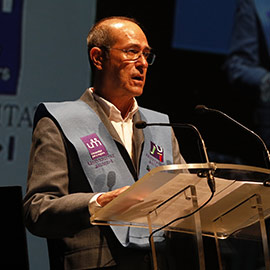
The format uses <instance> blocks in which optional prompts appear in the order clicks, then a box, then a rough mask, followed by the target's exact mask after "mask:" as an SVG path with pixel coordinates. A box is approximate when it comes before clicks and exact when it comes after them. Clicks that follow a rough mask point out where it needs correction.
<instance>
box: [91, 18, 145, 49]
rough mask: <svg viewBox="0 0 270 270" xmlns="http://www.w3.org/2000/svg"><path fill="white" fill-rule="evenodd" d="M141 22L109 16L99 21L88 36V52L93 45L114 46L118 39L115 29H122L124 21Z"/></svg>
mask: <svg viewBox="0 0 270 270" xmlns="http://www.w3.org/2000/svg"><path fill="white" fill-rule="evenodd" d="M128 22H129V23H132V24H136V25H137V26H138V27H140V26H139V24H138V22H137V21H136V20H135V19H132V18H128V17H108V18H104V19H102V20H100V21H98V22H97V23H96V24H95V25H94V26H93V27H92V28H91V30H90V32H89V34H88V37H87V46H88V52H89V51H90V50H91V48H93V47H99V48H102V47H112V46H113V45H114V44H115V42H116V39H117V34H116V32H115V31H114V30H117V29H120V28H121V27H122V26H123V24H124V23H128Z"/></svg>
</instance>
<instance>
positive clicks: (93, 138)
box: [81, 133, 108, 160]
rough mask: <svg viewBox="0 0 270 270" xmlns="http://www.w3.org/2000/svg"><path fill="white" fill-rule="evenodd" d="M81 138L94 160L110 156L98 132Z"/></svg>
mask: <svg viewBox="0 0 270 270" xmlns="http://www.w3.org/2000/svg"><path fill="white" fill-rule="evenodd" d="M81 140H82V141H83V143H84V144H85V146H86V147H87V149H88V151H89V154H90V156H91V158H92V160H94V159H97V158H100V157H103V156H108V152H107V150H106V148H105V146H104V145H103V143H102V142H101V140H100V139H99V137H98V135H97V134H96V133H93V134H91V135H88V136H85V137H81Z"/></svg>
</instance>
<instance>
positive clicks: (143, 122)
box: [135, 121, 147, 129]
mask: <svg viewBox="0 0 270 270" xmlns="http://www.w3.org/2000/svg"><path fill="white" fill-rule="evenodd" d="M135 127H136V128H139V129H143V128H145V127H147V123H146V122H145V121H138V122H136V123H135Z"/></svg>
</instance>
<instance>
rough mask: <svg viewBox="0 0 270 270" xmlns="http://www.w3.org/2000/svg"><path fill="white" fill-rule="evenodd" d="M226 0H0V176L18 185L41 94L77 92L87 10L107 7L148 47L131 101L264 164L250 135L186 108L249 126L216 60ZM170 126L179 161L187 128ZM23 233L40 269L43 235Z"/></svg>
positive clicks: (225, 26) (91, 16)
mask: <svg viewBox="0 0 270 270" xmlns="http://www.w3.org/2000/svg"><path fill="white" fill-rule="evenodd" d="M235 2H236V0H222V1H221V2H219V3H218V4H217V3H216V1H214V0H205V1H203V3H204V4H202V1H201V0H170V1H142V0H137V1H136V2H129V1H119V0H118V1H116V0H115V1H112V0H98V1H95V0H91V1H90V0H77V1H72V0H47V1H42V0H2V1H0V4H2V9H0V23H1V26H2V25H4V27H1V29H0V31H2V34H1V37H0V48H1V50H0V129H1V132H0V170H1V186H13V185H20V186H22V187H23V192H25V186H26V177H27V163H28V156H29V149H30V144H31V132H32V119H33V113H34V109H35V107H36V106H37V104H38V103H39V102H41V101H58V100H72V99H77V98H78V97H79V96H80V95H81V94H82V93H83V91H84V89H85V88H86V87H88V86H89V85H90V84H91V72H90V69H89V65H88V62H87V61H88V59H87V53H86V36H87V33H88V30H89V28H90V26H91V25H92V24H93V22H94V20H95V18H96V19H100V18H103V17H106V16H113V15H122V16H131V17H135V18H136V19H137V20H138V21H139V22H140V23H141V25H142V27H143V29H144V30H145V32H146V34H147V36H148V40H149V43H150V45H151V47H153V48H154V51H155V53H156V54H157V58H156V62H155V64H154V65H153V66H151V67H150V68H149V71H148V75H147V76H148V77H147V83H146V86H145V91H144V94H143V96H142V97H140V98H138V101H139V104H140V105H141V106H143V107H147V108H150V109H154V110H158V111H161V112H164V113H167V114H169V116H170V118H171V121H172V122H185V123H193V124H195V125H196V126H197V127H198V128H199V130H200V131H201V133H202V135H203V137H204V139H205V141H206V145H207V147H208V150H210V151H211V152H213V153H214V154H215V153H218V155H213V161H216V160H218V158H219V157H220V156H219V155H221V156H222V158H224V157H225V159H226V162H235V161H237V160H239V159H238V158H239V156H240V160H241V162H243V163H245V164H253V165H259V166H264V164H263V162H262V158H261V152H260V151H258V147H259V146H258V144H257V142H255V140H254V138H250V137H249V136H248V135H247V134H246V133H245V132H241V131H240V130H239V129H238V128H237V127H235V126H233V125H231V124H230V123H228V122H227V121H224V119H222V118H220V117H218V116H213V115H211V117H209V118H206V116H199V115H197V114H195V113H194V108H195V106H196V105H198V104H205V105H207V106H209V107H212V108H216V109H221V110H222V111H224V112H226V113H227V114H229V115H231V116H232V117H234V118H236V119H237V120H239V121H240V122H242V123H243V124H246V125H247V126H248V127H250V128H253V126H252V123H251V122H250V111H249V106H250V104H251V102H252V101H250V100H245V99H244V97H243V96H242V95H241V94H240V93H237V92H235V90H234V89H232V88H230V87H229V86H228V83H227V78H226V76H225V73H224V69H223V64H224V61H225V59H226V54H227V52H228V45H229V38H230V33H231V28H232V23H233V12H234V9H235ZM0 8H1V6H0ZM176 135H177V138H178V139H179V142H180V147H181V151H182V153H183V155H184V157H185V158H186V160H187V162H201V161H202V160H201V158H200V154H199V151H198V145H197V142H196V136H195V135H194V134H193V132H192V131H187V130H185V131H183V130H176ZM247 144H248V145H249V149H248V152H247V150H246V149H245V148H246V147H245V145H247ZM258 152H260V153H259V154H257V153H258ZM246 157H248V158H246ZM215 159H216V160H215ZM27 239H28V252H29V260H30V267H31V269H40V270H42V269H48V268H49V266H48V254H47V247H46V243H45V240H42V239H40V238H38V237H35V236H32V235H31V234H29V233H28V234H27Z"/></svg>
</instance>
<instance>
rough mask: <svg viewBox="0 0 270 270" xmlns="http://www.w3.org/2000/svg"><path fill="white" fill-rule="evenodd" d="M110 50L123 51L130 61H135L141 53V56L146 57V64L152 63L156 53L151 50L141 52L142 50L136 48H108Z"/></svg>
mask: <svg viewBox="0 0 270 270" xmlns="http://www.w3.org/2000/svg"><path fill="white" fill-rule="evenodd" d="M109 49H110V50H118V51H122V52H123V53H125V55H126V58H127V60H131V61H137V60H138V59H139V58H140V57H141V55H143V57H144V58H145V59H146V61H147V63H148V65H150V66H151V65H153V63H154V61H155V59H156V55H155V54H154V53H152V52H143V51H139V50H136V49H128V50H127V49H119V48H109Z"/></svg>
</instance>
